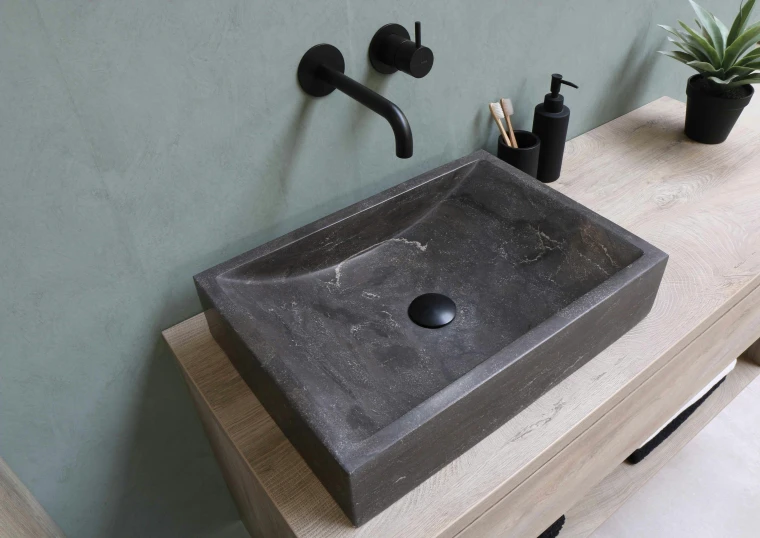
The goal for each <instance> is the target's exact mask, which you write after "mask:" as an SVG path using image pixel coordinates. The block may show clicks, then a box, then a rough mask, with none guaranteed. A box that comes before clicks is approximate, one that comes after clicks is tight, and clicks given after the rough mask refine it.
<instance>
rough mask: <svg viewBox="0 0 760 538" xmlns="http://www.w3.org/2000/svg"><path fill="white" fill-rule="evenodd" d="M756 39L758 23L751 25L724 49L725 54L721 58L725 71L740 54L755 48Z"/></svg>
mask: <svg viewBox="0 0 760 538" xmlns="http://www.w3.org/2000/svg"><path fill="white" fill-rule="evenodd" d="M758 39H760V23H757V24H753V25H752V26H750V27H749V28H747V29H746V30H745V31H744V33H742V34H741V35H740V36H739V37H737V38H736V40H735V41H734V42H733V43H731V46H729V47H728V48H727V49H726V54H725V56H724V57H723V67H724V68H726V69H729V68H730V67H732V66H733V65H734V63H735V62H736V60H737V59H739V58H740V57H741V56H742V54H744V53H745V52H747V51H748V50H749V49H751V48H752V47H754V46H755V43H757V41H758Z"/></svg>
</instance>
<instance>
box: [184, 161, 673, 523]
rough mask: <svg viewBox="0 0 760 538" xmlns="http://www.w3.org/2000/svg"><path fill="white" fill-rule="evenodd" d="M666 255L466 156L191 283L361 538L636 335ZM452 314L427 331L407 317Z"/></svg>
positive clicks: (217, 331)
mask: <svg viewBox="0 0 760 538" xmlns="http://www.w3.org/2000/svg"><path fill="white" fill-rule="evenodd" d="M666 262H667V255H666V254H664V253H663V252H661V251H659V250H657V249H656V248H654V247H652V246H651V245H649V244H648V243H646V242H644V241H642V240H641V239H639V238H637V237H635V236H633V235H631V234H629V233H628V232H626V231H625V230H623V229H622V228H620V227H618V226H616V225H614V224H613V223H611V222H609V221H607V220H606V219H604V218H602V217H600V216H599V215H596V214H595V213H593V212H591V211H590V210H588V209H587V208H585V207H583V206H581V205H579V204H577V203H576V202H574V201H572V200H570V199H568V198H567V197H565V196H563V195H561V194H559V193H557V192H556V191H554V190H552V189H551V188H549V187H547V186H545V185H543V184H541V183H538V182H536V181H535V180H533V179H531V178H529V177H528V176H526V175H524V174H522V173H521V172H518V171H517V170H515V169H514V168H512V167H510V166H509V165H507V164H505V163H503V162H501V161H499V160H498V159H496V158H494V157H493V156H491V155H490V154H488V153H486V152H482V151H481V152H476V153H474V154H472V155H470V156H468V157H465V158H463V159H460V160H458V161H454V162H453V163H450V164H448V165H445V166H443V167H441V168H439V169H437V170H434V171H431V172H429V173H426V174H423V175H422V176H419V177H418V178H415V179H412V180H410V181H408V182H406V183H403V184H401V185H399V186H397V187H394V188H392V189H390V190H388V191H385V192H383V193H380V194H378V195H376V196H374V197H371V198H369V199H367V200H365V201H363V202H360V203H358V204H355V205H353V206H351V207H349V208H346V209H344V210H342V211H340V212H338V213H335V214H333V215H331V216H328V217H326V218H324V219H322V220H320V221H318V222H315V223H313V224H311V225H308V226H306V227H304V228H301V229H299V230H296V231H295V232H292V233H291V234H288V235H286V236H284V237H282V238H280V239H277V240H275V241H272V242H271V243H268V244H266V245H263V246H261V247H258V248H256V249H254V250H252V251H250V252H247V253H245V254H243V255H241V256H238V257H236V258H234V259H232V260H230V261H228V262H226V263H223V264H221V265H219V266H217V267H214V268H212V269H209V270H208V271H205V272H203V273H201V274H199V275H197V276H196V277H195V278H196V285H197V289H198V292H199V295H200V297H201V301H202V303H203V306H204V308H205V309H206V314H207V318H208V319H209V324H210V326H211V329H212V334H213V335H214V337H215V338H216V339H217V341H218V342H219V343H220V345H221V346H222V348H223V349H224V350H225V351H226V352H227V354H228V355H229V356H230V359H231V360H232V362H233V363H234V364H235V366H236V368H237V369H238V370H239V372H240V373H241V375H242V377H243V378H244V379H245V380H246V382H247V383H248V384H249V385H250V387H251V389H252V390H253V391H254V393H255V394H256V395H257V397H258V398H259V400H260V401H261V402H262V404H263V405H264V407H265V408H266V409H267V411H268V412H269V413H270V415H272V417H273V418H274V420H275V421H276V422H277V424H278V425H279V426H280V428H281V429H282V430H283V432H284V433H285V434H286V436H287V437H288V438H289V439H290V440H291V442H292V443H293V445H294V446H295V447H296V449H298V450H299V452H300V453H301V454H302V456H303V457H304V459H305V460H306V461H307V463H309V465H310V466H311V468H312V469H313V470H314V472H315V474H316V475H317V476H318V477H319V478H320V480H321V481H322V483H323V484H324V485H325V487H326V488H327V489H328V491H330V493H331V494H332V495H333V497H334V498H335V500H336V501H337V502H338V504H339V505H340V506H341V507H342V508H343V510H344V511H345V512H346V514H347V515H348V517H349V518H350V519H351V521H352V522H353V523H354V524H356V525H359V524H361V523H363V522H365V521H367V520H368V519H370V518H371V517H373V516H374V515H376V514H377V513H379V512H380V511H381V510H383V509H384V508H386V507H387V506H389V505H390V504H392V503H393V502H395V501H396V500H397V499H399V498H400V497H401V496H403V495H404V494H406V493H407V492H409V491H410V490H411V489H413V488H414V487H415V486H417V485H419V484H420V483H421V482H422V481H424V480H425V479H426V478H428V477H429V476H431V475H432V474H433V473H434V472H436V471H437V470H438V469H440V468H441V467H443V466H444V465H445V464H447V463H448V462H450V461H451V460H453V459H454V458H456V457H457V456H459V455H461V454H462V453H463V452H464V451H466V450H467V449H468V448H470V447H471V446H472V445H474V444H475V443H477V442H478V441H479V440H481V439H482V438H484V437H485V436H487V435H488V434H490V433H491V432H493V431H494V430H495V429H496V428H498V427H499V426H500V425H502V424H503V423H504V422H506V421H507V420H509V419H510V418H511V417H513V416H514V415H516V414H517V413H519V412H520V411H521V410H522V409H524V408H525V407H526V406H528V405H529V404H530V403H532V402H533V401H535V400H536V399H537V398H538V397H540V396H541V395H542V394H544V393H545V392H546V391H547V390H549V389H550V388H551V387H553V386H554V385H556V384H557V383H559V382H560V381H562V380H563V379H564V378H566V377H567V376H568V375H570V374H571V373H572V372H574V371H575V370H576V369H578V368H579V367H580V366H581V365H583V364H584V363H586V362H587V361H588V360H590V359H591V358H592V357H593V356H594V355H596V354H597V353H599V352H600V351H601V350H602V349H604V348H605V347H607V346H608V345H609V344H611V343H612V342H614V341H615V340H617V339H618V338H619V337H620V336H622V335H623V334H624V333H625V332H626V331H628V330H629V329H630V328H631V327H633V326H634V325H635V324H636V323H638V322H639V321H640V320H641V319H642V318H643V317H644V316H646V314H647V313H648V312H649V310H650V309H651V306H652V303H653V301H654V298H655V295H656V293H657V289H658V287H659V284H660V281H661V278H662V274H663V271H664V268H665V264H666ZM425 293H440V294H443V295H445V296H447V297H449V298H450V299H452V300H453V302H454V303H455V304H456V317H455V318H454V320H453V321H452V322H451V323H450V324H448V325H446V326H444V327H442V328H439V329H428V328H424V327H421V326H419V325H417V324H415V323H413V322H412V321H411V319H410V318H409V316H408V315H407V310H408V308H409V304H410V303H411V301H412V300H414V299H415V298H416V297H418V296H419V295H422V294H425Z"/></svg>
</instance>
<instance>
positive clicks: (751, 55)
mask: <svg viewBox="0 0 760 538" xmlns="http://www.w3.org/2000/svg"><path fill="white" fill-rule="evenodd" d="M758 58H760V47H757V48H756V49H754V50H751V51H749V52H748V53H747V54H745V55H744V56H742V57H741V59H740V60H739V61H738V62H736V63H737V64H738V65H747V64H748V63H752V62H754V61H755V60H757V59H758Z"/></svg>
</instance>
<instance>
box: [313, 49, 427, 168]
mask: <svg viewBox="0 0 760 538" xmlns="http://www.w3.org/2000/svg"><path fill="white" fill-rule="evenodd" d="M345 69H346V63H345V61H344V60H343V55H342V54H341V53H340V51H339V50H338V49H337V48H335V47H333V46H332V45H327V44H322V45H315V46H314V47H312V48H310V49H309V50H308V51H306V54H304V55H303V58H301V63H299V64H298V83H299V84H300V85H301V88H303V90H304V91H305V92H306V93H308V94H309V95H312V96H314V97H324V96H325V95H329V94H330V93H332V92H333V90H336V89H338V90H340V91H342V92H343V93H345V94H346V95H348V96H349V97H351V98H352V99H356V100H357V101H359V102H360V103H361V104H363V105H364V106H366V107H367V108H369V109H370V110H372V111H373V112H376V113H377V114H379V115H380V116H382V117H383V118H385V119H386V120H387V121H388V123H389V124H390V126H391V128H392V129H393V135H394V136H395V137H396V156H397V157H399V158H401V159H408V158H409V157H411V156H412V149H413V144H412V129H411V127H409V122H408V121H407V119H406V116H404V113H403V112H401V109H400V108H399V107H397V106H396V105H395V104H393V103H391V102H390V101H389V100H388V99H386V98H385V97H383V96H382V95H380V94H379V93H376V92H374V91H372V90H370V89H369V88H367V87H366V86H364V85H362V84H360V83H358V82H356V81H355V80H353V79H352V78H350V77H347V76H346V75H344V74H343V72H344V71H345Z"/></svg>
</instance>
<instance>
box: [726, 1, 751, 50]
mask: <svg viewBox="0 0 760 538" xmlns="http://www.w3.org/2000/svg"><path fill="white" fill-rule="evenodd" d="M754 7H755V0H749V1H748V2H747V3H746V4H743V5H742V6H741V7H740V8H739V13H738V14H737V15H736V18H735V19H734V23H733V24H732V25H731V30H730V31H729V32H728V37H727V38H726V48H728V47H730V46H731V44H732V43H733V42H734V41H736V38H737V37H739V36H740V35H741V34H742V33H743V32H744V28H746V26H747V21H748V20H749V15H750V13H752V8H754Z"/></svg>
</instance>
